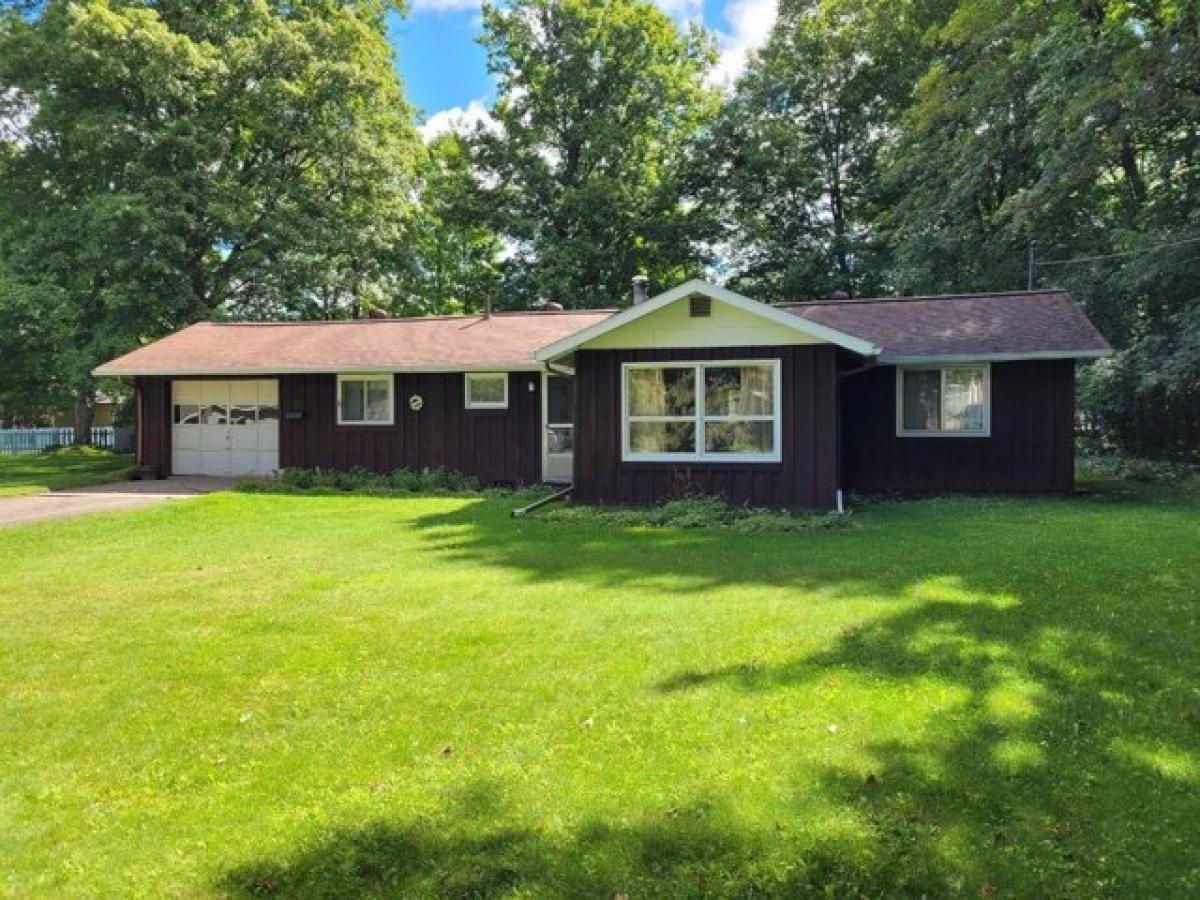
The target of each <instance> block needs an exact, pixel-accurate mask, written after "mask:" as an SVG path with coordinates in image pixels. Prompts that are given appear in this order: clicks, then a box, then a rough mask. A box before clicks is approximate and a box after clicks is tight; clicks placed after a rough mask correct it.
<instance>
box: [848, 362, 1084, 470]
mask: <svg viewBox="0 0 1200 900" xmlns="http://www.w3.org/2000/svg"><path fill="white" fill-rule="evenodd" d="M991 380H992V427H991V436H990V437H986V438H982V437H981V438H965V437H954V438H936V437H897V435H896V369H895V367H893V366H880V367H879V368H877V369H871V370H868V371H865V372H861V373H858V374H856V375H850V376H848V377H846V378H844V379H843V380H842V386H841V393H842V433H841V437H842V450H841V454H842V471H843V478H844V481H845V485H846V486H847V487H850V488H854V489H857V490H862V491H893V490H894V491H913V492H917V493H940V492H979V493H1036V492H1046V491H1050V492H1056V491H1070V490H1071V489H1072V488H1073V487H1074V471H1075V436H1074V435H1075V432H1074V421H1075V364H1074V363H1073V362H1072V361H1071V360H1036V361H1022V362H1006V363H993V364H992V375H991Z"/></svg>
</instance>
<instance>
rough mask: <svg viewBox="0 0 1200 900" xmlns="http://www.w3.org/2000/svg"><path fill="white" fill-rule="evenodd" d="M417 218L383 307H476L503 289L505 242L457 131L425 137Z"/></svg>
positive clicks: (420, 310)
mask: <svg viewBox="0 0 1200 900" xmlns="http://www.w3.org/2000/svg"><path fill="white" fill-rule="evenodd" d="M419 185H420V186H419V193H418V198H419V202H418V208H417V214H416V218H415V220H414V222H413V226H412V229H411V234H410V236H409V239H408V240H407V241H406V242H405V244H404V246H403V250H404V254H403V259H401V260H399V261H398V266H397V271H398V279H397V281H398V284H397V290H396V291H395V293H394V295H393V296H392V297H391V298H390V299H389V300H388V301H385V302H384V304H383V305H384V306H386V307H387V308H389V309H390V310H391V311H393V312H397V313H401V314H403V315H420V314H428V313H454V312H474V311H477V310H479V309H480V308H481V306H482V305H483V304H484V302H485V299H486V298H491V300H492V301H496V300H498V298H499V296H500V292H501V277H500V265H501V262H500V257H501V253H502V250H503V245H502V242H501V240H500V237H499V235H498V234H497V233H496V232H495V230H494V229H493V228H492V227H491V225H489V222H490V221H491V220H492V219H493V216H492V215H491V214H490V206H489V204H488V203H487V200H486V197H485V196H484V192H483V191H482V190H481V189H480V185H479V180H478V174H477V172H476V171H475V168H474V166H473V165H472V162H471V153H470V149H469V148H468V147H467V145H466V143H465V141H464V140H463V139H462V137H460V136H459V135H458V134H455V133H448V134H443V135H440V136H439V137H437V138H435V139H434V140H433V141H432V142H430V144H429V147H428V153H427V155H426V156H425V159H424V161H423V163H422V165H421V167H420V170H419Z"/></svg>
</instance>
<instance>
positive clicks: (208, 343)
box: [96, 280, 1111, 508]
mask: <svg viewBox="0 0 1200 900" xmlns="http://www.w3.org/2000/svg"><path fill="white" fill-rule="evenodd" d="M638 288H640V290H638ZM644 295H645V290H644V287H642V286H641V285H640V284H639V285H637V286H635V302H634V303H633V305H632V306H629V307H628V308H625V309H622V310H619V311H617V310H588V311H563V310H547V311H538V312H509V313H496V314H493V315H486V314H485V315H469V316H441V317H427V318H413V319H364V320H357V321H340V322H278V323H274V322H273V323H211V322H206V323H201V324H198V325H192V326H190V327H188V328H185V329H183V330H182V331H179V332H177V333H175V334H172V335H170V336H168V337H166V338H163V339H162V340H160V341H157V342H155V343H152V344H149V345H147V346H145V347H142V348H140V349H138V350H135V351H133V352H132V353H129V354H127V355H126V356H123V357H120V358H119V359H116V360H113V361H112V362H109V363H107V364H105V365H103V366H101V367H100V368H99V369H97V370H96V372H97V374H98V375H107V376H119V377H123V378H129V379H132V380H133V383H134V386H135V389H136V412H137V425H138V438H137V456H138V462H139V463H140V464H142V465H146V466H152V467H154V468H156V469H157V471H158V472H159V473H160V474H162V475H168V474H185V473H187V474H191V473H200V474H212V475H265V474H269V473H271V472H273V471H275V470H277V469H279V468H282V467H289V466H303V467H315V466H320V467H322V468H334V469H348V468H351V467H355V466H362V467H366V468H368V469H373V470H376V471H380V472H386V471H390V470H393V469H397V468H401V467H405V468H413V469H419V468H426V467H435V466H445V467H448V468H451V469H455V470H458V471H461V472H464V473H467V474H470V475H474V476H476V477H478V478H479V479H480V480H481V481H482V482H484V483H487V484H527V483H532V482H538V481H545V482H552V483H554V482H557V483H571V484H573V486H574V496H575V497H576V499H578V500H580V501H584V502H595V503H645V502H653V501H657V500H661V499H663V498H665V497H668V496H671V495H673V494H675V493H677V492H679V491H681V490H682V489H685V488H691V489H698V490H701V491H703V492H706V493H713V494H721V495H724V496H726V497H728V498H730V499H731V500H733V501H736V502H750V503H754V504H762V505H779V506H803V507H814V508H830V507H832V506H833V505H835V503H836V502H837V496H838V491H839V490H840V489H844V488H845V489H856V490H862V491H885V490H886V491H892V490H895V491H913V492H941V491H971V492H1054V491H1068V490H1070V489H1071V488H1072V486H1073V460H1074V419H1075V395H1074V391H1075V362H1076V360H1079V359H1089V358H1095V357H1100V356H1104V355H1107V354H1108V353H1110V352H1111V351H1110V349H1109V347H1108V344H1107V343H1105V341H1104V338H1103V337H1101V336H1100V334H1099V333H1098V332H1097V331H1096V329H1095V328H1094V327H1093V326H1092V324H1091V323H1090V322H1089V321H1088V320H1087V318H1086V317H1085V316H1084V314H1083V312H1082V310H1081V309H1080V308H1079V306H1078V305H1077V304H1076V303H1075V301H1074V300H1073V299H1072V298H1071V296H1070V295H1069V294H1067V293H1066V292H1064V291H1060V290H1045V291H1022V292H1014V293H993V294H956V295H945V296H926V297H886V298H878V299H853V300H851V299H844V298H843V299H830V300H828V301H824V302H816V303H785V304H777V305H768V304H765V303H760V302H757V301H755V300H752V299H750V298H748V297H744V296H742V295H740V294H737V293H734V292H733V291H730V290H727V289H724V288H720V287H716V286H714V285H711V284H708V283H706V282H703V281H699V280H693V281H689V282H687V283H685V284H681V285H679V286H678V287H675V288H672V289H671V290H668V291H666V292H664V293H661V294H659V295H657V296H655V297H646V296H644Z"/></svg>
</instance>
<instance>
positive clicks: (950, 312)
mask: <svg viewBox="0 0 1200 900" xmlns="http://www.w3.org/2000/svg"><path fill="white" fill-rule="evenodd" d="M696 294H700V295H703V296H707V297H711V298H713V299H714V300H719V301H721V302H723V303H728V304H730V305H731V306H734V307H737V308H738V309H741V310H745V311H746V312H749V313H752V314H754V315H757V316H760V317H762V318H763V319H765V320H767V321H770V322H773V323H776V324H783V325H785V326H786V327H789V328H793V329H795V330H797V331H798V332H801V333H803V334H805V335H808V336H810V337H815V338H818V339H820V340H824V341H828V342H829V343H832V344H835V345H837V346H840V347H845V348H846V349H848V350H852V351H853V352H855V353H858V354H861V355H863V356H873V357H877V358H878V361H879V362H881V363H885V364H891V363H917V362H935V361H941V362H953V361H966V360H994V361H1001V360H1013V359H1070V358H1095V357H1100V356H1107V355H1108V354H1110V353H1111V352H1112V351H1111V349H1110V348H1109V346H1108V343H1107V342H1106V341H1105V340H1104V338H1103V337H1102V336H1101V335H1100V333H1099V332H1098V331H1097V330H1096V329H1095V327H1094V326H1093V325H1092V323H1091V322H1089V321H1088V319H1087V316H1085V315H1084V313H1083V310H1082V309H1080V307H1079V305H1078V304H1077V303H1076V302H1075V301H1074V300H1073V299H1072V297H1071V295H1070V294H1068V293H1067V292H1066V291H1062V290H1044V291H1018V292H1013V293H990V294H989V293H983V294H945V295H935V296H922V297H878V298H870V299H862V300H828V301H820V302H816V303H786V304H780V305H777V306H768V305H767V304H764V303H759V302H758V301H755V300H751V299H749V298H747V297H743V296H742V295H740V294H737V293H735V292H733V291H730V290H727V289H725V288H720V287H716V286H715V285H711V284H708V283H707V282H704V281H701V280H699V279H695V280H692V281H688V282H685V283H684V284H681V285H679V286H678V287H675V288H672V289H671V290H669V291H665V292H663V293H661V294H659V295H657V296H656V297H652V298H650V299H649V300H646V301H645V302H643V303H639V304H637V305H636V306H632V307H629V308H628V309H624V310H621V311H620V312H616V311H614V310H577V311H562V312H514V313H495V314H493V315H492V316H490V317H486V316H480V315H474V316H429V317H423V318H408V319H357V320H352V321H338V322H263V323H246V322H240V323H217V322H202V323H200V324H197V325H192V326H190V327H188V328H185V329H183V330H182V331H179V332H176V333H175V334H172V335H169V336H167V337H165V338H163V339H162V340H159V341H156V342H154V343H152V344H147V345H146V346H144V347H141V348H139V349H137V350H134V351H133V352H132V353H128V354H126V355H125V356H122V357H120V358H118V359H115V360H113V361H111V362H108V363H105V364H104V365H102V366H100V367H98V368H97V369H96V370H95V373H96V374H97V375H109V376H117V377H131V376H137V375H173V376H188V375H215V376H221V375H260V374H264V373H272V374H286V373H289V372H372V371H397V372H405V371H409V372H469V371H497V370H502V371H521V370H526V371H535V370H539V369H540V368H542V363H543V362H548V361H550V360H553V359H557V358H559V357H561V356H563V355H565V354H567V353H570V352H571V351H573V350H574V349H576V348H578V347H580V346H581V345H583V344H585V343H587V342H588V341H591V340H593V339H595V338H597V337H599V336H600V335H603V334H607V333H608V332H610V331H612V330H614V329H617V328H620V327H621V326H622V325H625V324H628V323H629V322H632V321H635V320H637V319H638V318H640V317H642V316H644V315H648V314H650V313H653V312H654V311H655V310H658V309H662V308H663V307H665V306H667V305H668V304H670V303H673V302H674V301H676V300H680V299H684V298H686V297H690V296H693V295H696Z"/></svg>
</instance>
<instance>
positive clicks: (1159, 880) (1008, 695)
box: [655, 597, 1200, 897]
mask: <svg viewBox="0 0 1200 900" xmlns="http://www.w3.org/2000/svg"><path fill="white" fill-rule="evenodd" d="M1115 599H1118V600H1125V599H1126V598H1115ZM1138 600H1139V601H1140V600H1141V598H1138ZM1196 609H1197V603H1196V600H1195V598H1194V597H1193V598H1191V600H1190V601H1189V602H1179V603H1174V604H1163V605H1160V606H1155V607H1149V606H1148V604H1142V603H1140V602H1137V601H1135V602H1133V603H1128V602H1119V604H1118V607H1117V608H1116V609H1113V610H1108V611H1106V613H1104V614H1098V615H1096V616H1094V617H1092V618H1090V619H1089V620H1087V621H1082V620H1080V619H1078V618H1076V619H1067V620H1066V622H1065V623H1064V622H1062V621H1060V616H1061V612H1062V610H1061V608H1059V609H1056V608H1055V607H1054V606H1053V605H1051V606H1046V605H1041V604H1037V603H1032V602H1030V603H1013V602H1001V603H994V602H986V600H984V599H983V598H977V599H976V600H975V601H972V602H962V601H961V600H960V601H932V602H928V603H922V604H920V605H917V606H914V607H910V608H908V609H905V610H902V611H900V612H897V613H895V614H894V615H889V616H888V617H886V618H884V619H881V620H879V621H877V622H875V623H873V624H870V625H867V626H865V627H861V628H849V629H846V630H845V631H844V632H843V634H842V636H841V637H840V638H839V639H838V640H837V641H836V642H835V643H834V646H832V647H831V648H830V649H828V650H826V651H823V652H818V653H814V654H810V655H806V656H801V657H797V658H794V659H790V660H785V661H782V662H777V663H769V664H763V663H754V662H748V663H743V664H735V665H729V666H722V667H718V668H714V669H711V670H699V671H698V670H683V671H680V672H677V673H676V674H674V675H672V676H670V677H669V678H666V679H663V680H661V681H660V682H658V683H657V684H656V685H655V688H656V689H657V690H659V691H661V692H662V693H663V694H665V695H673V694H681V693H687V692H692V691H704V690H720V689H731V690H735V691H740V692H749V693H758V692H769V691H777V690H786V689H788V688H790V687H794V686H799V685H807V684H812V683H815V682H819V681H821V680H822V679H827V678H829V677H831V675H833V676H836V677H837V678H839V679H847V678H853V677H855V676H861V677H862V678H863V679H864V680H866V681H867V683H869V684H871V685H875V686H878V688H879V689H880V690H889V691H894V689H897V688H900V687H903V686H905V685H908V686H912V685H914V684H916V683H918V681H919V682H920V683H921V684H929V683H931V682H932V683H935V684H941V685H948V686H952V687H953V688H955V689H956V690H957V692H958V694H959V695H960V696H961V698H962V699H961V700H960V702H958V703H957V704H955V705H954V706H953V707H952V711H951V712H949V713H948V714H946V715H945V716H943V717H940V719H939V720H935V721H932V722H929V723H928V725H927V726H926V727H925V728H924V729H923V730H922V731H921V732H920V733H916V734H911V735H906V736H905V737H904V739H903V740H897V739H895V738H891V739H886V740H877V741H872V740H870V739H869V738H868V739H867V740H866V741H865V742H864V755H865V756H866V757H867V758H868V759H872V760H874V761H875V764H874V766H873V767H872V768H871V770H870V771H869V772H864V771H863V770H861V769H858V770H841V771H839V770H838V769H836V768H831V769H830V770H829V771H828V772H827V773H826V780H825V785H826V788H827V789H828V790H829V791H830V793H831V794H832V795H833V796H836V797H840V798H842V800H843V801H844V802H847V803H852V804H854V806H855V808H856V809H857V810H858V811H859V812H860V813H861V814H862V815H863V816H864V817H865V818H866V820H867V821H868V822H869V823H870V828H871V830H872V832H873V833H874V834H875V835H877V836H878V837H879V839H880V840H882V841H884V842H888V843H891V842H896V841H900V842H904V841H916V842H918V843H919V844H921V845H922V847H923V850H922V852H923V853H924V854H925V855H927V856H931V857H934V858H940V859H941V860H942V861H943V863H949V862H950V860H956V862H955V863H954V864H953V865H952V868H953V870H954V872H955V877H956V878H957V879H958V880H959V881H960V882H962V883H964V884H966V885H968V886H969V885H971V884H978V885H1005V886H1011V885H1013V884H1018V885H1021V886H1022V889H1021V890H1019V891H1018V894H1022V893H1023V894H1024V895H1029V894H1030V893H1031V892H1033V893H1035V894H1036V895H1042V896H1114V895H1125V896H1156V897H1167V896H1171V897H1175V896H1177V897H1188V896H1196V895H1197V891H1198V890H1200V860H1198V859H1197V857H1196V855H1195V850H1194V847H1195V840H1196V838H1197V836H1200V831H1197V823H1198V822H1200V691H1197V687H1196V686H1197V684H1200V651H1198V650H1197V647H1198V640H1200V628H1198V627H1197V620H1196ZM893 695H894V694H893ZM864 785H866V786H868V787H869V788H870V790H868V791H865V792H864V791H863V787H864ZM856 797H857V800H855V798H856ZM1009 893H1010V894H1011V891H1009Z"/></svg>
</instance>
